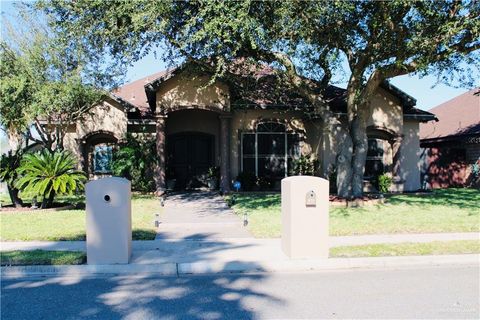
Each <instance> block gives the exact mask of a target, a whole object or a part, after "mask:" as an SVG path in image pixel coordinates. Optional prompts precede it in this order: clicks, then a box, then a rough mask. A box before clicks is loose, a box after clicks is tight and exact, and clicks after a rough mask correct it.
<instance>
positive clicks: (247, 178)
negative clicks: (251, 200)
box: [236, 171, 258, 191]
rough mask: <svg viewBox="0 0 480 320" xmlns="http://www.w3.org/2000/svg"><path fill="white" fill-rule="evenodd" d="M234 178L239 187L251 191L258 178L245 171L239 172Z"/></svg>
mask: <svg viewBox="0 0 480 320" xmlns="http://www.w3.org/2000/svg"><path fill="white" fill-rule="evenodd" d="M236 180H237V181H239V182H240V183H241V189H242V190H243V191H252V190H253V189H254V188H255V186H256V185H257V182H258V178H257V176H256V175H255V174H253V173H251V172H246V171H242V172H240V173H239V174H238V176H237V178H236Z"/></svg>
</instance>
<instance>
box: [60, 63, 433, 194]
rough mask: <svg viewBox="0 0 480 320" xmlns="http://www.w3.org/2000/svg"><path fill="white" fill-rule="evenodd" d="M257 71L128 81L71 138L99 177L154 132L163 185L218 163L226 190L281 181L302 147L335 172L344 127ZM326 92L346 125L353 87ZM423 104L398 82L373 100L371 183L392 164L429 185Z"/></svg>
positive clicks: (172, 72) (323, 169)
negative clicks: (132, 141)
mask: <svg viewBox="0 0 480 320" xmlns="http://www.w3.org/2000/svg"><path fill="white" fill-rule="evenodd" d="M250 77H252V79H254V80H253V85H252V86H251V88H250V89H247V90H242V91H241V92H239V90H236V88H235V86H232V85H228V84H226V83H224V82H222V81H220V80H217V81H215V82H214V83H213V84H211V85H208V86H207V85H206V84H207V83H208V81H209V79H210V77H209V75H207V74H202V73H201V72H198V70H195V69H194V68H193V69H191V68H189V67H188V66H182V67H179V68H175V69H169V70H165V71H161V72H158V73H155V74H152V75H150V76H148V77H145V78H143V79H140V80H137V81H134V82H131V83H128V84H126V85H124V86H122V87H119V88H118V89H116V90H114V91H112V93H111V98H109V99H107V100H105V101H104V102H103V104H101V105H99V106H97V107H95V109H94V110H93V116H92V118H91V119H90V118H89V120H87V121H84V122H83V123H77V124H73V125H72V126H71V127H70V129H69V133H68V134H67V137H66V139H65V144H66V147H67V148H68V149H70V150H71V151H73V152H74V154H75V155H76V156H77V157H78V159H79V161H80V163H81V166H82V168H83V169H84V170H85V171H86V172H88V174H89V175H90V176H91V177H92V176H96V175H103V174H108V173H109V161H110V159H111V154H112V153H113V152H114V150H115V145H116V144H118V143H119V142H121V141H122V140H123V139H125V137H126V134H127V133H142V134H150V135H152V136H153V137H154V138H155V139H156V145H157V153H158V156H159V164H158V167H157V168H156V172H155V177H154V178H155V181H156V185H157V191H158V192H162V191H164V190H165V188H166V180H167V179H169V178H174V179H176V188H180V189H182V188H186V187H188V186H189V181H191V179H193V178H194V177H196V176H198V175H201V174H203V173H205V172H206V170H208V168H210V167H212V166H217V167H219V169H220V188H221V190H223V191H228V190H229V189H230V188H231V183H232V181H233V180H234V179H235V177H237V175H238V174H239V173H241V172H248V173H251V174H254V175H256V176H258V177H269V179H273V180H275V179H277V180H280V179H281V178H282V177H285V176H286V175H288V174H289V172H290V170H291V167H292V161H293V159H295V158H296V157H298V156H299V155H300V154H312V155H314V156H315V157H316V158H317V159H318V163H319V165H318V169H317V173H318V175H320V176H328V174H329V172H330V170H331V169H332V167H333V166H334V164H335V159H336V156H337V155H336V153H335V151H334V150H335V146H336V145H337V144H340V143H342V141H341V139H340V138H339V136H338V133H337V130H335V129H334V130H333V131H330V130H326V126H325V125H324V123H323V121H322V119H321V118H319V117H318V116H315V114H314V112H313V110H312V108H311V107H310V105H309V104H308V103H307V102H306V101H305V100H303V99H302V97H300V96H298V95H297V94H296V93H295V92H291V91H289V90H287V89H285V90H284V89H281V87H279V86H278V85H277V83H276V81H275V75H274V73H273V71H272V69H269V68H268V67H267V68H264V69H262V70H260V71H255V72H253V75H250ZM325 100H326V101H327V103H328V105H329V107H330V108H331V110H332V111H333V112H334V113H335V115H336V116H337V117H338V119H340V122H339V124H338V126H342V125H345V116H346V102H345V90H344V89H341V88H338V87H335V86H330V87H329V88H328V89H327V90H326V93H325ZM415 104H416V101H415V99H414V98H413V97H411V96H409V95H408V94H406V93H404V92H402V91H401V90H399V89H398V88H396V87H394V86H393V85H391V84H389V83H384V84H382V86H381V88H380V89H379V90H378V92H377V93H376V95H375V96H374V98H373V99H372V102H371V106H370V112H371V117H370V120H369V123H368V136H369V151H368V159H367V164H366V172H365V177H366V184H365V186H366V188H369V183H368V180H369V179H370V178H372V177H374V176H377V175H379V174H381V173H384V172H387V173H390V174H391V175H392V176H393V178H394V182H395V183H394V185H393V186H392V191H407V190H417V189H419V188H420V167H419V150H420V148H419V123H420V122H426V121H430V120H433V119H434V115H432V114H431V113H428V112H425V111H421V110H419V109H416V108H415Z"/></svg>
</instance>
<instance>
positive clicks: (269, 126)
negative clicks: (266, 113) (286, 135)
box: [257, 122, 286, 132]
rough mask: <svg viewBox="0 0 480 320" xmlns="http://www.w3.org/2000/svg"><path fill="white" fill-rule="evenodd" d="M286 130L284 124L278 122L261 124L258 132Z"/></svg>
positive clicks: (258, 125)
mask: <svg viewBox="0 0 480 320" xmlns="http://www.w3.org/2000/svg"><path fill="white" fill-rule="evenodd" d="M285 131H286V128H285V125H284V124H283V123H278V122H261V123H259V124H257V132H285Z"/></svg>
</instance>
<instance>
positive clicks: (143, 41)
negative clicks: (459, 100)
mask: <svg viewBox="0 0 480 320" xmlns="http://www.w3.org/2000/svg"><path fill="white" fill-rule="evenodd" d="M39 7H40V8H42V9H44V10H45V11H46V12H47V13H48V14H49V16H50V17H51V19H52V20H51V22H52V25H54V26H55V28H57V30H60V32H63V33H64V34H65V35H68V37H69V38H68V41H71V42H72V43H75V45H80V46H82V47H83V50H86V51H88V52H89V54H90V55H91V57H93V58H95V57H100V56H104V55H105V54H108V55H109V56H111V57H112V58H113V61H115V63H116V65H117V66H126V65H128V64H129V63H131V62H133V61H137V60H139V59H141V58H142V57H143V56H145V55H146V54H148V53H149V52H150V51H152V50H156V49H158V48H159V47H162V49H163V58H164V59H165V60H168V61H192V62H194V63H196V64H198V65H200V66H201V67H203V68H207V69H210V71H211V72H212V74H213V75H214V77H213V78H214V79H215V78H217V77H223V78H225V79H228V78H229V75H230V73H231V72H230V71H231V68H230V66H231V63H232V61H234V60H236V59H238V58H245V59H247V60H246V61H252V62H253V63H267V64H270V65H272V66H276V67H277V73H278V77H279V79H281V81H283V82H284V84H285V85H288V86H290V87H291V88H293V89H295V90H296V91H297V92H298V93H300V94H301V95H302V96H304V97H305V98H306V99H307V100H308V101H310V103H311V104H312V105H313V106H314V108H315V112H316V115H317V116H319V117H321V118H323V120H324V122H325V123H326V125H327V126H332V125H333V124H334V123H335V122H338V119H337V118H336V117H334V115H333V114H332V113H331V111H330V110H329V108H328V104H327V103H326V102H325V101H324V99H323V95H322V91H323V89H324V88H325V87H326V85H327V84H328V83H329V82H330V80H331V77H332V75H334V74H335V72H337V71H338V70H339V67H340V66H341V61H342V60H346V62H347V64H348V66H349V69H350V70H348V71H349V74H350V75H349V79H348V85H347V111H348V112H347V113H348V115H347V122H348V126H347V127H345V128H343V130H344V132H343V138H344V142H343V143H342V144H339V146H338V148H339V149H338V150H337V153H338V157H337V163H336V166H337V172H338V176H337V187H338V192H339V194H340V195H342V196H345V197H350V196H352V195H353V196H359V195H361V194H362V187H363V172H364V166H365V160H366V150H367V135H366V121H367V119H368V117H369V116H370V115H369V113H368V104H369V101H370V99H371V97H372V96H373V94H374V93H375V92H376V90H377V89H378V87H379V85H380V84H381V83H382V82H383V81H385V80H388V79H390V78H392V77H395V76H399V75H405V74H412V73H418V74H427V73H432V72H435V73H436V74H437V75H438V76H439V79H440V80H445V81H447V82H449V81H451V80H452V78H454V77H455V76H460V80H462V81H464V82H467V83H468V82H470V84H472V78H468V75H472V74H474V73H472V71H471V70H467V71H465V70H464V69H475V68H476V70H477V71H478V68H479V63H480V60H479V54H478V49H479V48H480V41H479V30H480V27H479V26H480V4H479V2H478V1H468V0H464V1H433V0H431V1H381V2H377V1H356V2H346V1H266V2H260V1H227V2H223V1H178V2H177V1H149V0H135V1H102V0H78V1H67V0H45V1H41V2H40V5H39ZM469 80H470V81H469Z"/></svg>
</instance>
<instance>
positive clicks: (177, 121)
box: [165, 110, 220, 165]
mask: <svg viewBox="0 0 480 320" xmlns="http://www.w3.org/2000/svg"><path fill="white" fill-rule="evenodd" d="M219 122H220V120H219V118H218V113H215V112H212V111H206V110H180V111H174V112H170V113H169V114H168V116H167V121H166V129H165V130H166V135H167V143H168V135H170V134H175V133H180V132H202V133H208V134H211V135H213V136H214V137H215V144H214V146H215V164H216V165H219V164H220V153H219V133H220V124H219Z"/></svg>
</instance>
